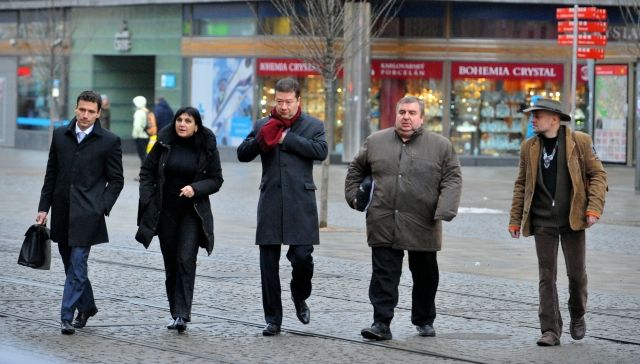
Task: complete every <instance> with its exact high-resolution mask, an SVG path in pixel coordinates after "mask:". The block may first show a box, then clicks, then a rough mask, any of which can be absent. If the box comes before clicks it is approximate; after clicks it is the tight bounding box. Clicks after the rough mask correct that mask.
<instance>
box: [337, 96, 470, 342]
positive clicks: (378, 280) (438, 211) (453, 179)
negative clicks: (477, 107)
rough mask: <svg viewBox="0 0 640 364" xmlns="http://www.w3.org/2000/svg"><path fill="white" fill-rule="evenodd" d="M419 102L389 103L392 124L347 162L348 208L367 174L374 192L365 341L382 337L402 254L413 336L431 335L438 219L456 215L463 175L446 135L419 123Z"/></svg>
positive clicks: (405, 99) (353, 204) (408, 99)
mask: <svg viewBox="0 0 640 364" xmlns="http://www.w3.org/2000/svg"><path fill="white" fill-rule="evenodd" d="M423 120H424V103H423V102H422V100H420V99H418V98H416V97H413V96H406V97H403V98H402V99H400V101H398V103H397V105H396V122H395V127H392V128H387V129H384V130H381V131H378V132H376V133H373V134H371V135H370V136H369V137H368V138H367V139H366V141H365V142H364V144H363V146H362V148H361V149H360V151H359V152H358V155H357V156H356V157H355V158H354V159H353V161H352V162H351V163H350V164H349V168H348V171H347V176H346V180H345V198H346V200H347V203H348V204H349V206H351V207H352V208H354V209H355V208H356V206H357V204H358V201H357V199H356V193H357V190H358V187H359V185H360V183H361V182H362V181H363V180H364V179H365V177H367V176H371V177H372V179H373V194H372V197H371V201H370V202H369V207H368V209H367V215H366V219H367V241H368V243H369V246H370V247H371V258H372V265H373V267H372V268H373V271H372V274H371V283H370V285H369V299H370V301H371V304H372V305H373V324H372V325H371V327H367V328H365V329H362V331H361V334H362V336H363V337H364V338H366V339H372V340H389V339H391V338H392V334H391V329H390V328H389V326H390V324H391V320H392V319H393V315H394V314H393V311H394V309H395V307H396V305H397V304H398V284H399V283H400V276H401V274H402V261H403V259H404V251H405V250H407V251H408V255H409V270H410V271H411V276H412V278H413V293H412V306H411V322H412V323H413V324H414V325H415V326H416V328H417V330H418V334H419V335H420V336H435V335H436V332H435V329H434V328H433V322H434V320H435V318H436V305H435V297H436V291H437V289H438V282H439V271H438V262H437V259H436V258H437V255H436V254H437V251H439V250H440V249H441V248H442V221H443V220H444V221H451V220H452V219H453V218H454V217H455V216H456V214H457V212H458V205H459V203H460V194H461V191H462V174H461V172H460V163H459V162H458V157H457V156H456V153H455V151H454V149H453V147H452V145H451V143H450V142H449V140H448V139H446V138H444V137H442V136H440V135H439V134H436V133H432V132H429V131H427V130H425V129H424V128H423Z"/></svg>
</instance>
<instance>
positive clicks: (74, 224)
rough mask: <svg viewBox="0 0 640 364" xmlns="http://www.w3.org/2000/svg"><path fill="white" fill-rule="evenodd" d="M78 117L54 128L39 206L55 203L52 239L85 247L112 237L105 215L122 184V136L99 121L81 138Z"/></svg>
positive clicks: (44, 206) (40, 208)
mask: <svg viewBox="0 0 640 364" xmlns="http://www.w3.org/2000/svg"><path fill="white" fill-rule="evenodd" d="M75 128H76V119H75V118H73V120H71V122H70V123H69V125H68V126H67V127H60V128H57V129H55V130H54V131H53V138H52V141H51V147H50V149H49V161H48V162H47V171H46V174H45V177H44V185H43V186H42V192H41V194H40V203H39V205H38V211H49V208H51V240H53V241H55V242H66V243H68V245H69V246H75V247H87V246H92V245H95V244H100V243H106V242H108V241H109V236H108V234H107V225H106V222H105V218H104V217H105V216H108V215H109V212H110V211H111V208H112V207H113V205H114V204H115V203H116V200H117V198H118V195H120V191H122V187H123V186H124V176H123V174H122V148H121V146H120V138H119V137H118V136H116V135H115V134H113V133H111V132H110V131H108V130H106V129H103V128H102V127H101V126H100V121H99V120H96V122H95V124H94V127H93V131H92V132H91V133H89V135H87V136H86V137H85V138H84V140H82V142H81V143H80V144H78V141H77V138H76V134H75Z"/></svg>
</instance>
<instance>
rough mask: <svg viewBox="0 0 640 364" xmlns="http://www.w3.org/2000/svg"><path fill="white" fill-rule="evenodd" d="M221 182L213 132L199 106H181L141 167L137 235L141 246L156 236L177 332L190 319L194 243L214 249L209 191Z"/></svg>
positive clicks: (196, 253) (216, 189)
mask: <svg viewBox="0 0 640 364" xmlns="http://www.w3.org/2000/svg"><path fill="white" fill-rule="evenodd" d="M222 182H223V179H222V168H221V167H220V156H219V154H218V148H217V146H216V138H215V135H214V134H213V132H212V131H211V130H209V129H208V128H206V127H204V126H203V125H202V119H201V118H200V113H199V112H198V110H197V109H195V108H193V107H184V108H181V109H179V110H178V111H177V112H176V114H175V116H174V118H173V126H172V127H168V128H164V129H162V130H161V131H160V133H159V135H158V141H157V143H156V144H155V146H154V147H153V149H152V150H151V153H149V156H148V157H147V158H146V159H145V161H144V164H143V165H142V168H141V169H140V199H139V204H138V231H137V233H136V240H137V241H139V242H140V243H142V244H143V245H144V246H145V248H148V247H149V244H150V243H151V239H152V238H153V237H154V236H155V235H158V238H159V240H160V250H161V251H162V258H163V260H164V268H165V275H166V279H165V285H166V291H167V299H168V301H169V311H170V313H171V322H170V323H169V326H167V327H168V328H169V329H176V330H178V332H183V331H185V330H186V329H187V322H190V321H191V305H192V301H193V288H194V284H195V277H196V259H197V255H198V247H201V248H204V249H206V251H207V254H209V255H211V252H212V250H213V243H214V235H213V214H212V212H211V203H210V201H209V195H211V194H213V193H216V192H218V190H219V189H220V186H222Z"/></svg>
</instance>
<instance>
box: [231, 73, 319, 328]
mask: <svg viewBox="0 0 640 364" xmlns="http://www.w3.org/2000/svg"><path fill="white" fill-rule="evenodd" d="M275 90H276V94H275V101H276V106H275V107H274V108H273V110H272V111H271V114H270V116H268V117H266V118H263V119H260V120H258V121H257V122H256V125H255V127H254V128H253V130H252V131H251V133H249V135H248V136H247V138H246V139H245V140H244V141H243V142H242V144H240V146H239V147H238V159H239V160H240V161H241V162H250V161H252V160H254V159H255V158H256V157H257V156H260V159H261V161H262V180H261V181H260V199H259V201H258V226H257V229H256V244H257V245H259V246H260V274H261V278H262V306H263V309H264V315H265V321H266V322H267V326H266V327H265V328H264V330H263V331H262V333H263V335H265V336H273V335H276V334H278V333H279V332H280V326H281V324H282V300H281V297H280V295H281V289H280V276H279V262H280V248H281V245H282V244H284V245H289V250H288V252H287V259H289V261H290V262H291V267H292V273H291V276H292V277H291V299H292V300H293V303H294V306H295V309H296V315H297V317H298V319H299V320H300V321H301V322H302V323H304V324H308V323H309V319H310V312H309V307H308V306H307V304H306V299H307V298H309V296H310V295H311V278H312V277H313V257H312V256H311V253H312V252H313V246H314V245H317V244H319V243H320V237H319V229H318V211H317V208H316V198H315V190H316V185H315V184H314V182H313V162H314V161H315V160H318V161H320V160H324V159H325V158H326V157H327V142H326V141H325V133H324V126H323V124H322V122H321V121H320V120H318V119H315V118H313V117H311V116H309V115H307V114H304V113H302V112H301V110H300V85H299V84H298V82H297V81H296V80H294V79H291V78H284V79H281V80H279V81H278V82H277V83H276V86H275Z"/></svg>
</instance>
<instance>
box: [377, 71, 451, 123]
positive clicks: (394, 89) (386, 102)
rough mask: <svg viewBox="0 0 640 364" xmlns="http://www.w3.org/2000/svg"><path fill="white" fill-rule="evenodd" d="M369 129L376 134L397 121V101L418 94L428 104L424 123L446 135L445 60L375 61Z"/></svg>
mask: <svg viewBox="0 0 640 364" xmlns="http://www.w3.org/2000/svg"><path fill="white" fill-rule="evenodd" d="M371 76H372V80H371V90H370V93H369V97H370V100H369V102H370V103H369V105H370V114H369V115H370V117H369V122H370V125H369V129H370V131H371V132H372V133H373V132H375V131H378V130H382V129H386V128H388V127H391V126H393V125H394V124H395V120H396V104H397V102H398V100H400V99H401V98H403V97H404V96H415V97H417V98H419V99H421V100H422V101H423V102H424V104H425V111H424V113H425V115H424V126H425V128H426V129H427V130H430V131H433V132H436V133H440V134H442V131H443V125H442V110H443V108H444V103H443V82H442V62H429V61H411V60H379V59H377V60H373V61H371Z"/></svg>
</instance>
